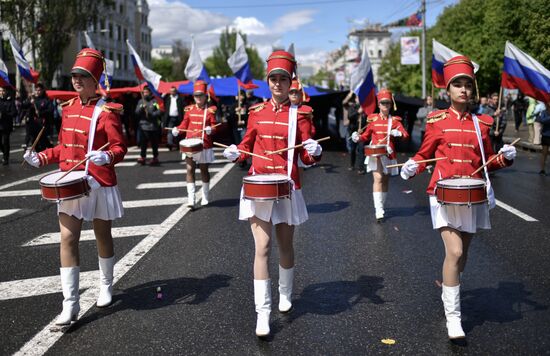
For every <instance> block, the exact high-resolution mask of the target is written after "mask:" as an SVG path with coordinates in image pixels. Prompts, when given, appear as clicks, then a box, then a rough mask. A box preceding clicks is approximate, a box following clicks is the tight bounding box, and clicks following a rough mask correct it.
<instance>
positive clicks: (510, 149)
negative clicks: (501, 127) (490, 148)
mask: <svg viewBox="0 0 550 356" xmlns="http://www.w3.org/2000/svg"><path fill="white" fill-rule="evenodd" d="M498 153H502V155H503V156H504V158H506V159H507V160H509V161H512V160H513V159H515V158H516V154H517V151H516V148H515V147H514V146H512V145H504V146H502V148H501V149H500V150H499V151H498Z"/></svg>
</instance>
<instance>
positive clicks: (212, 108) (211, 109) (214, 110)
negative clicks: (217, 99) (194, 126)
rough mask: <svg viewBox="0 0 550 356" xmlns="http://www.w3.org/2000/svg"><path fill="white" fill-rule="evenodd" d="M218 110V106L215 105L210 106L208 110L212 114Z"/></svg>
mask: <svg viewBox="0 0 550 356" xmlns="http://www.w3.org/2000/svg"><path fill="white" fill-rule="evenodd" d="M216 110H218V108H217V107H215V106H211V107H209V108H208V112H209V113H212V114H215V113H216Z"/></svg>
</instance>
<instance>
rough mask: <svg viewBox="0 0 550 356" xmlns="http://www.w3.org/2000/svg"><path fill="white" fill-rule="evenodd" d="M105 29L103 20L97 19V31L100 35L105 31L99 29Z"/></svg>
mask: <svg viewBox="0 0 550 356" xmlns="http://www.w3.org/2000/svg"><path fill="white" fill-rule="evenodd" d="M104 29H105V20H99V29H98V30H99V33H100V34H101V35H104V34H105V32H103V31H101V30H104Z"/></svg>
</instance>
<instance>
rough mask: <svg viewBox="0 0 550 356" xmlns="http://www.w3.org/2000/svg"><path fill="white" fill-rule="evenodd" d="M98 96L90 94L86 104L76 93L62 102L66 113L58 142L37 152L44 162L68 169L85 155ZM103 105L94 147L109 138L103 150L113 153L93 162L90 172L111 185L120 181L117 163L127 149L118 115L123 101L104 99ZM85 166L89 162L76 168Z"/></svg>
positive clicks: (98, 179) (98, 146)
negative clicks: (105, 161) (101, 161)
mask: <svg viewBox="0 0 550 356" xmlns="http://www.w3.org/2000/svg"><path fill="white" fill-rule="evenodd" d="M99 99H100V98H99V97H95V98H91V99H90V100H88V102H87V103H86V104H83V103H82V101H81V100H80V98H79V97H76V98H73V99H71V100H69V101H67V102H65V103H63V104H61V105H62V106H63V114H62V117H61V129H60V130H59V143H58V145H57V146H55V147H53V148H48V149H46V150H44V151H42V152H40V153H39V154H38V157H39V158H40V165H41V166H44V165H47V164H51V163H59V169H61V170H62V171H68V170H69V169H71V168H73V166H74V165H75V164H76V163H78V162H80V161H81V160H83V159H84V156H85V155H86V153H87V152H88V137H89V136H90V123H91V121H92V114H93V112H94V108H95V106H96V104H97V101H98V100H99ZM101 109H102V112H101V113H100V114H99V117H98V119H97V125H96V132H95V137H94V142H93V145H92V149H93V150H97V149H98V148H100V147H101V146H103V145H104V144H106V143H107V142H109V146H108V147H107V148H105V149H103V150H104V151H105V152H106V153H107V154H108V155H109V156H110V157H111V162H110V163H109V164H106V165H104V166H96V165H95V164H93V163H90V164H89V166H88V173H89V174H90V175H91V176H92V177H94V178H95V179H96V180H97V181H98V182H99V184H101V185H102V186H104V187H111V186H114V185H116V184H117V179H116V174H115V168H114V166H115V164H117V163H118V162H120V161H122V159H123V158H124V155H125V154H126V152H127V148H126V143H125V140H124V137H123V135H122V126H121V122H120V117H119V115H120V112H121V111H122V105H120V104H116V103H105V104H103V106H102V108H101ZM85 168H86V163H83V164H81V165H80V166H79V167H78V168H77V170H84V169H85Z"/></svg>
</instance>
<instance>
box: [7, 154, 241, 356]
mask: <svg viewBox="0 0 550 356" xmlns="http://www.w3.org/2000/svg"><path fill="white" fill-rule="evenodd" d="M231 168H233V164H226V165H225V167H224V169H223V170H222V171H221V172H220V173H219V174H216V175H215V176H214V177H213V178H212V180H211V181H210V186H211V187H214V186H216V184H218V182H219V181H220V180H221V179H222V178H223V177H224V176H225V175H226V174H227V173H228V172H229V171H230V170H231ZM199 195H200V192H199ZM188 212H189V207H187V206H185V205H182V206H180V207H179V208H178V209H176V211H174V212H173V213H172V214H171V215H170V216H169V217H168V218H166V220H164V221H163V222H162V223H161V224H160V225H158V227H157V228H155V229H154V230H153V231H152V232H151V233H150V234H149V235H147V236H146V237H145V238H143V239H142V240H141V241H140V242H139V243H138V244H137V245H136V246H135V247H134V248H133V249H132V250H130V252H128V253H127V254H126V255H125V256H124V257H122V258H121V259H120V260H119V261H118V262H117V264H116V266H115V270H114V281H113V283H115V284H116V283H117V282H118V281H119V280H120V279H121V278H122V277H123V276H124V275H125V274H126V273H128V271H129V270H130V269H131V268H132V267H133V266H134V265H135V264H136V263H137V262H138V261H139V260H140V259H141V258H142V257H143V256H145V255H146V254H147V252H149V251H150V250H151V249H152V248H153V247H154V246H155V245H156V244H157V243H158V242H159V241H160V240H161V239H162V238H163V237H164V236H165V235H166V234H167V233H168V231H170V230H171V229H172V228H173V227H174V225H176V224H177V223H178V222H179V221H180V220H181V219H182V218H183V217H184V216H185V214H187V213H188ZM97 278H98V277H97V275H94V276H92V275H91V274H90V275H85V276H84V277H82V275H81V277H80V283H81V285H90V286H91V287H90V288H88V289H87V290H86V291H85V292H84V293H82V294H81V295H80V313H81V314H80V315H84V314H85V313H86V312H87V311H88V310H90V308H92V307H93V306H94V305H95V302H96V298H97V295H98V293H99V288H98V286H97ZM60 307H61V303H60ZM54 326H55V318H54V319H52V320H51V321H50V323H49V324H48V325H46V326H45V327H44V328H43V329H42V330H41V331H39V332H38V334H36V335H35V336H34V337H33V338H32V339H31V340H29V341H28V342H27V343H26V344H25V345H23V347H21V349H19V351H17V352H16V353H15V355H43V354H44V353H46V351H48V349H49V348H50V347H52V345H53V344H55V342H56V341H57V340H59V338H61V336H63V333H61V332H51V331H50V329H51V328H53V327H54Z"/></svg>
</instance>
